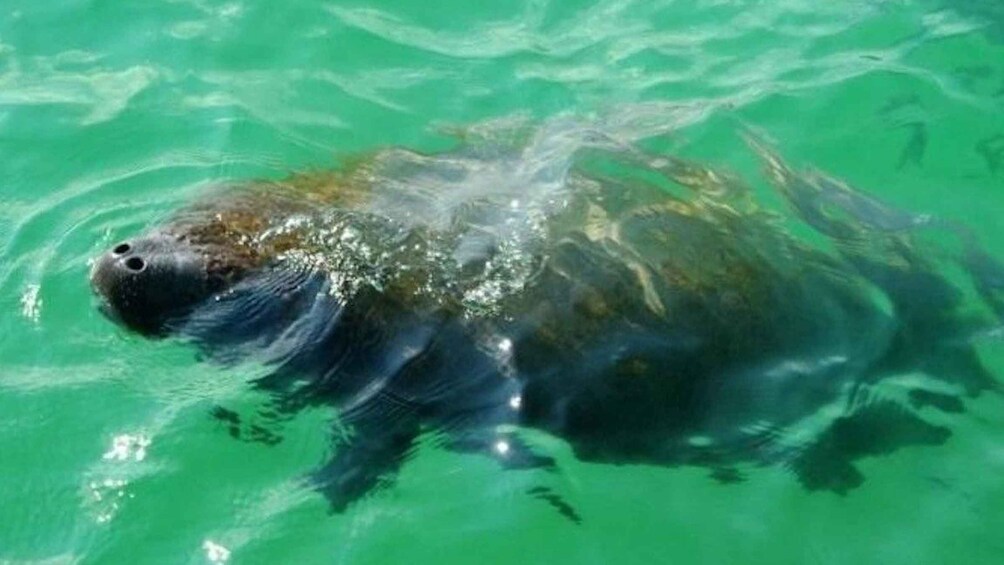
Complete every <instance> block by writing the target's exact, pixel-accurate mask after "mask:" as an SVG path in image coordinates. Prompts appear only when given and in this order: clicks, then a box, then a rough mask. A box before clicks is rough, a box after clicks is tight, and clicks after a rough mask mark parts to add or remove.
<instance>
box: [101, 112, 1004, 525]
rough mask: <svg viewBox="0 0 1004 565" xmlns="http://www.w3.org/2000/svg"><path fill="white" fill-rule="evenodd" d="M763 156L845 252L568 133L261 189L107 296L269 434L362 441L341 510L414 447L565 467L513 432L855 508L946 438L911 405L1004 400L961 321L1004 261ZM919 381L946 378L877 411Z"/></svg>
mask: <svg viewBox="0 0 1004 565" xmlns="http://www.w3.org/2000/svg"><path fill="white" fill-rule="evenodd" d="M573 138H574V139H573ZM570 139H571V140H572V141H569V140H570ZM750 142H751V145H752V146H753V147H754V149H755V150H756V151H757V152H758V154H759V155H760V156H761V157H762V158H763V162H764V164H765V167H766V171H767V173H768V176H769V178H770V180H771V181H772V182H773V184H774V186H775V187H776V188H777V189H778V191H779V193H780V194H781V195H782V196H783V197H784V198H785V199H786V200H787V201H788V202H789V203H790V204H791V208H792V209H793V210H794V211H795V212H796V214H797V215H798V217H799V218H800V219H801V220H802V221H803V222H804V223H805V224H807V225H808V226H809V227H811V228H813V229H814V230H816V231H817V232H818V234H820V235H822V236H825V238H828V239H829V241H830V242H831V243H832V244H833V247H835V249H836V252H835V253H834V252H830V253H824V252H823V251H820V250H817V249H815V248H814V247H813V246H811V245H809V244H808V243H807V242H802V241H800V240H798V239H796V238H794V237H793V236H791V235H789V234H788V233H787V232H786V231H785V230H784V229H782V228H781V227H780V224H779V222H778V221H777V220H776V217H775V216H774V215H772V214H769V213H767V212H764V211H761V210H759V209H758V208H757V206H756V205H755V203H754V202H753V201H752V197H751V194H750V193H749V192H748V191H746V189H745V188H744V187H743V185H742V184H741V183H739V182H738V181H737V180H736V179H735V178H733V177H731V176H729V175H727V174H723V173H721V172H716V171H713V170H710V169H707V168H704V167H701V166H699V165H696V164H694V163H688V162H685V161H682V160H679V159H675V158H672V157H664V156H651V155H646V154H643V153H641V152H640V151H638V150H637V149H634V148H632V147H628V146H623V145H619V144H617V143H614V142H612V141H610V140H604V139H603V138H602V136H598V135H596V134H595V132H590V135H579V136H578V137H574V136H569V135H568V134H567V132H564V133H562V134H561V135H551V136H550V137H548V136H547V135H544V134H538V135H537V137H535V138H533V139H531V140H530V142H528V143H527V145H526V146H524V147H523V148H521V149H520V148H517V149H513V148H508V149H506V150H504V151H503V150H499V151H494V152H493V151H489V150H486V149H485V148H484V147H479V148H474V149H468V150H466V151H460V152H457V153H452V154H446V155H439V156H427V155H419V154H415V153H409V152H406V151H400V150H395V151H388V152H385V153H381V154H379V155H377V156H375V157H374V158H373V159H371V160H369V161H364V162H363V163H361V164H356V165H355V166H354V168H351V169H350V170H348V171H343V172H340V173H337V174H336V173H332V174H330V175H324V174H320V175H317V174H315V175H309V176H297V177H292V178H290V179H289V180H287V181H285V182H282V183H253V184H252V185H251V186H249V187H247V188H246V189H244V190H243V191H236V192H234V193H232V194H230V195H225V196H217V197H215V198H213V199H211V200H207V201H206V202H202V203H198V204H196V205H195V206H193V207H192V208H191V209H189V210H186V211H183V212H181V213H179V215H178V216H177V218H176V219H174V220H172V221H170V222H168V223H167V224H165V225H163V226H159V227H157V228H155V229H154V230H153V231H152V232H150V233H149V234H148V235H145V236H140V237H138V238H136V239H133V240H129V241H127V242H124V243H121V244H119V245H118V246H116V247H115V248H114V249H112V250H111V251H109V252H108V253H107V254H105V255H104V256H102V257H101V258H100V259H99V260H98V261H97V263H96V265H95V268H94V270H93V273H92V285H93V287H94V289H95V291H96V293H97V294H98V295H99V296H100V297H101V299H102V300H101V302H102V305H103V306H102V307H103V309H104V310H105V311H106V312H107V313H108V314H109V315H110V316H111V317H112V318H113V319H116V320H118V321H120V322H121V323H122V324H124V325H125V326H126V327H129V328H131V329H133V330H136V331H138V332H141V333H144V334H147V335H153V336H159V335H168V334H174V335H179V336H182V337H185V338H187V339H189V340H191V341H192V342H194V343H195V344H196V345H197V346H198V347H199V348H201V349H202V350H203V351H205V352H206V353H207V354H208V355H209V357H210V358H211V359H215V360H218V361H220V362H237V361H241V360H247V359H255V360H259V361H263V362H265V363H267V364H269V365H270V366H271V367H273V371H272V372H271V373H270V375H269V376H267V377H265V378H263V379H261V380H260V381H258V382H257V383H256V385H257V386H258V387H260V388H261V389H263V390H266V391H269V392H270V393H271V394H272V395H273V398H274V400H275V402H274V405H273V406H272V407H271V409H272V410H271V413H272V414H274V415H275V416H274V417H276V418H277V419H281V418H282V417H284V415H288V414H292V413H294V412H295V411H296V410H297V409H299V408H301V407H303V406H307V405H315V404H324V405H332V406H334V407H336V408H337V410H338V414H339V419H340V425H339V426H338V429H340V430H349V433H348V434H346V433H341V434H337V433H336V439H335V445H334V449H333V454H332V457H331V459H330V461H328V462H327V463H326V464H325V465H323V466H322V467H321V468H320V469H318V470H317V471H316V472H315V473H314V474H313V481H314V484H315V486H316V487H317V488H318V489H319V490H320V491H321V492H323V493H324V494H325V495H326V496H327V497H328V499H329V500H330V502H331V504H332V507H333V508H334V509H336V510H340V509H343V508H345V506H346V505H348V504H349V503H351V502H352V501H354V500H356V499H357V498H359V497H361V496H363V495H365V494H366V493H368V492H369V491H371V490H372V489H374V488H375V487H378V486H380V485H384V484H387V482H388V481H389V480H390V479H392V478H393V476H394V474H395V472H396V471H397V470H398V469H399V467H400V466H401V465H402V464H403V463H404V461H405V460H406V459H407V456H408V454H409V453H410V452H411V450H412V448H413V445H414V442H415V440H416V438H417V437H418V435H419V434H420V433H433V434H436V437H437V438H439V440H440V441H439V444H440V445H441V446H442V447H444V448H446V449H451V450H456V451H463V452H476V453H481V454H484V455H488V456H491V457H493V458H495V459H497V460H498V461H499V462H500V463H501V464H502V465H503V466H505V467H507V468H534V467H545V468H548V467H553V466H554V461H553V460H552V459H551V458H549V457H547V456H546V455H544V454H539V453H536V452H535V450H534V449H533V448H532V447H531V446H529V445H526V444H525V443H524V442H523V441H521V439H520V434H519V430H520V429H524V428H537V429H540V430H544V431H546V432H549V433H551V434H554V435H556V436H559V437H561V438H563V439H564V440H566V441H568V442H569V443H570V444H571V446H572V447H573V448H574V451H575V454H576V455H577V456H578V457H579V458H580V459H582V460H586V461H597V462H617V463H624V462H639V463H651V464H661V465H670V466H671V465H681V464H690V465H702V466H706V467H708V468H709V469H711V470H712V472H713V476H715V477H717V478H719V479H721V480H723V481H728V480H737V479H739V478H740V475H739V472H738V471H737V467H736V466H737V465H740V464H742V463H743V462H752V463H758V464H762V463H774V462H777V463H782V464H784V465H786V466H788V467H789V468H790V469H792V470H793V471H794V472H795V473H796V474H797V475H798V477H799V479H800V480H801V482H802V483H803V484H804V485H805V486H806V487H807V488H810V489H829V490H834V491H838V492H844V491H846V490H848V489H850V488H853V487H854V486H856V485H858V484H859V483H860V482H861V481H862V480H863V477H862V476H861V474H860V473H859V472H858V470H857V469H856V468H855V467H854V465H853V462H854V460H855V459H857V458H860V457H863V456H868V455H876V454H880V453H885V452H889V451H892V450H894V449H896V448H898V447H901V446H904V445H912V444H938V443H941V442H943V441H945V439H946V438H947V437H948V435H949V431H948V430H947V429H946V428H944V427H941V426H936V425H933V424H930V423H927V422H926V421H924V420H923V419H922V418H920V417H919V416H918V414H917V413H916V408H919V407H921V406H932V407H934V408H937V409H941V410H944V411H950V412H958V411H961V410H962V408H963V404H962V400H961V398H960V397H959V395H976V394H979V393H980V392H982V391H984V390H987V389H991V388H996V384H995V382H994V380H993V379H992V378H991V376H990V375H989V374H988V373H987V371H986V369H985V368H984V367H983V365H982V364H981V363H980V361H979V359H978V358H977V356H976V355H975V353H974V351H973V350H972V348H971V346H970V345H969V342H968V339H969V337H970V336H972V335H975V333H976V332H979V331H981V330H984V329H986V328H988V327H993V325H994V324H999V321H998V320H996V319H995V318H994V317H993V316H992V315H989V314H988V315H987V318H986V319H984V320H977V319H971V318H964V317H963V316H962V315H961V314H960V311H961V309H962V306H963V305H964V304H966V300H969V301H970V302H972V303H973V304H975V303H978V302H979V301H980V300H982V301H984V303H985V304H988V305H990V306H991V308H990V309H991V310H992V309H994V308H997V307H999V304H1000V303H1001V295H1000V289H1001V288H1002V282H1001V281H1002V280H1004V277H1001V276H1000V273H1002V272H1004V269H1002V268H1001V265H1000V264H999V263H998V262H996V261H995V260H993V259H992V258H991V257H990V256H989V255H987V254H986V253H984V252H983V251H982V250H980V249H979V248H978V246H976V244H975V243H973V242H974V238H973V237H972V236H971V235H970V234H969V233H968V232H966V231H965V230H964V229H963V228H960V227H957V226H953V225H949V224H947V223H944V222H940V221H936V220H933V219H931V218H929V217H924V216H915V215H911V214H907V213H903V212H899V211H895V210H892V209H890V208H889V207H887V206H885V205H883V204H881V203H879V202H877V201H874V200H872V199H870V198H868V197H865V196H864V195H862V194H859V193H857V192H855V191H853V190H852V189H850V188H848V187H846V186H845V185H843V184H841V183H839V182H838V181H835V180H833V179H830V178H828V177H826V176H824V175H822V174H819V173H814V172H807V173H798V172H796V171H793V170H792V169H790V168H789V167H788V166H787V165H786V164H785V163H783V162H782V161H781V160H780V158H778V157H777V156H776V155H775V154H774V153H773V152H772V151H771V150H770V149H769V148H767V147H766V146H765V145H764V144H763V143H762V142H760V141H758V140H755V139H751V140H750ZM641 173H643V174H644V175H648V176H649V177H653V178H658V179H661V180H659V181H654V180H651V178H648V177H644V175H643V174H641ZM929 229H934V230H940V231H941V232H943V233H942V235H943V236H944V237H954V236H958V238H960V239H961V240H963V241H964V244H965V247H966V249H968V252H967V253H966V254H965V256H964V257H961V258H959V264H960V265H961V266H962V268H963V270H964V271H965V272H966V273H967V274H968V275H969V276H970V277H972V279H973V282H974V287H975V288H977V289H978V290H979V293H980V295H979V296H974V297H966V296H964V295H963V293H962V292H961V291H960V290H959V289H957V288H955V287H953V286H952V285H951V284H950V283H949V282H948V281H947V280H946V279H945V278H944V277H943V276H942V275H941V274H940V273H939V269H938V267H939V265H938V264H937V263H935V262H934V258H933V254H931V256H930V257H929V256H927V255H926V254H925V253H924V251H923V249H922V248H921V247H920V245H919V244H918V243H916V241H915V240H917V236H918V235H919V232H921V231H922V230H929ZM997 313H998V314H999V313H1000V312H999V310H998V312H997ZM916 371H920V372H925V373H926V374H928V375H929V376H930V377H931V378H932V380H931V382H932V383H936V382H937V381H939V380H940V381H943V382H944V383H947V384H948V385H950V386H940V387H939V386H933V385H932V386H931V387H929V388H923V389H920V388H914V389H913V390H911V391H910V392H909V395H908V396H907V397H906V398H893V397H890V396H889V395H885V394H883V393H882V390H881V388H880V387H881V385H880V381H882V380H883V379H885V378H888V377H895V375H897V374H903V373H906V372H916ZM945 390H952V391H956V392H957V393H958V394H955V393H946V392H945ZM827 406H842V407H843V408H842V409H841V410H840V411H839V416H837V417H835V418H834V417H826V416H822V415H821V413H822V412H821V409H822V408H824V407H827ZM216 416H217V417H218V418H220V419H221V420H223V421H224V422H226V423H227V424H228V425H230V426H231V428H232V429H231V431H232V433H234V434H235V435H241V434H245V435H249V436H250V437H251V439H258V440H261V441H266V442H270V441H277V440H278V439H279V438H278V437H277V436H275V435H274V434H272V433H271V432H270V431H269V430H268V429H267V428H265V427H262V426H254V427H252V429H251V430H250V431H249V430H248V429H247V427H246V426H243V424H242V422H241V417H240V415H238V414H236V413H233V412H230V411H228V410H226V409H223V408H220V409H219V410H218V411H217V412H216ZM796 431H797V432H798V433H797V434H796V433H795V432H796ZM806 438H808V439H806ZM531 494H533V495H535V496H536V497H537V498H540V499H542V500H545V501H547V502H549V503H550V504H552V505H553V506H554V507H555V508H556V509H558V510H559V511H561V512H562V513H563V514H564V515H566V516H567V517H569V518H571V519H573V520H578V519H579V517H578V515H577V514H576V513H575V511H574V509H572V508H571V507H570V506H569V505H568V504H567V503H565V502H564V501H563V500H561V499H560V497H559V496H558V495H556V494H554V493H551V492H549V491H547V490H546V489H532V490H531Z"/></svg>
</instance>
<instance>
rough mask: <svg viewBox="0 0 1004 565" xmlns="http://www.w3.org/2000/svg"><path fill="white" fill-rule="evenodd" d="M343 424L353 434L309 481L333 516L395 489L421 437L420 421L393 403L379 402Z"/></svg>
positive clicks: (343, 439) (342, 440)
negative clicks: (381, 491)
mask: <svg viewBox="0 0 1004 565" xmlns="http://www.w3.org/2000/svg"><path fill="white" fill-rule="evenodd" d="M344 419H345V420H346V421H347V423H348V425H349V430H348V433H347V434H341V435H342V437H340V438H339V439H338V440H336V441H335V445H334V454H333V456H332V458H331V459H330V460H328V461H327V462H326V463H325V464H324V465H322V466H321V467H320V468H319V469H317V470H316V471H314V472H313V473H311V475H310V480H311V483H312V485H313V486H314V488H315V489H317V490H318V491H319V492H320V493H321V494H323V495H324V497H325V498H326V499H327V500H328V503H329V504H330V508H331V510H332V511H333V512H343V511H344V510H345V509H346V508H347V507H348V506H349V505H350V504H352V503H353V502H355V501H357V500H359V499H360V498H362V497H364V496H366V495H367V494H368V493H370V492H372V491H373V490H375V489H379V488H383V487H386V486H389V485H390V484H393V482H394V479H395V478H396V476H397V473H398V471H399V470H400V468H401V466H402V465H403V464H404V462H405V461H406V460H407V459H408V457H409V455H410V454H411V452H412V450H413V449H414V446H415V441H416V439H417V438H418V435H419V433H420V426H419V418H418V415H417V414H416V413H415V412H414V411H413V410H411V409H410V408H407V407H405V408H402V407H399V406H395V405H394V403H393V402H389V401H381V400H377V401H374V403H373V405H370V406H366V407H365V408H364V409H362V410H360V411H358V412H357V413H356V414H352V415H349V416H348V417H345V418H344Z"/></svg>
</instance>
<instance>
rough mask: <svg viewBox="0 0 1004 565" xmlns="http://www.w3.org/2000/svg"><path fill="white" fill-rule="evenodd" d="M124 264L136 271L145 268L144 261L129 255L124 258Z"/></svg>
mask: <svg viewBox="0 0 1004 565" xmlns="http://www.w3.org/2000/svg"><path fill="white" fill-rule="evenodd" d="M125 266H126V268H127V269H129V270H130V271H133V272H136V273H138V272H140V271H142V270H143V269H145V268H146V262H145V261H143V260H142V259H140V258H139V257H130V258H129V259H127V260H126V262H125Z"/></svg>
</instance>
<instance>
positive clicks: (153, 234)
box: [91, 210, 263, 336]
mask: <svg viewBox="0 0 1004 565" xmlns="http://www.w3.org/2000/svg"><path fill="white" fill-rule="evenodd" d="M199 212H200V211H198V210H192V211H189V212H188V214H187V215H183V216H179V217H178V218H176V219H175V220H174V221H172V222H169V223H167V224H166V225H163V226H160V227H158V228H155V229H153V230H151V231H150V232H148V233H146V234H142V235H139V236H137V237H135V238H132V239H127V240H125V241H121V242H119V243H117V244H116V245H115V246H113V247H112V248H111V249H109V250H108V251H106V252H105V253H104V254H102V255H101V256H100V257H98V258H97V259H96V260H95V262H94V266H93V269H92V270H91V287H92V288H93V290H94V292H95V294H97V295H98V297H99V299H100V303H101V304H100V308H101V310H102V312H104V313H105V314H106V315H107V316H108V317H110V318H111V319H113V320H115V321H117V322H119V323H121V324H122V325H124V326H126V327H127V328H129V329H131V330H133V331H136V332H138V333H141V334H144V335H148V336H159V335H163V334H165V333H168V331H169V328H170V326H171V324H172V323H173V322H176V321H178V320H181V319H182V318H184V317H185V316H186V315H187V314H188V313H190V312H191V311H192V310H193V309H195V308H196V307H198V306H199V305H200V304H203V303H205V302H206V301H208V300H210V299H211V298H212V297H213V296H214V295H217V294H219V293H221V292H224V291H226V290H227V289H229V288H231V287H232V286H233V285H235V284H237V283H238V282H240V281H242V280H244V279H245V278H247V277H248V276H249V275H251V274H252V273H253V272H255V271H256V270H258V269H259V268H260V267H261V265H262V263H263V261H262V258H261V254H260V253H259V251H258V250H257V249H256V248H255V247H254V246H252V245H249V244H248V243H247V239H248V237H249V235H250V232H252V231H253V229H251V227H249V226H247V225H245V224H244V223H242V222H240V221H238V220H237V219H235V214H234V212H233V210H224V211H223V212H222V213H215V214H212V215H207V214H205V213H199ZM195 216H198V219H195V218H194V217H195ZM253 227H254V228H257V227H258V226H253Z"/></svg>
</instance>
